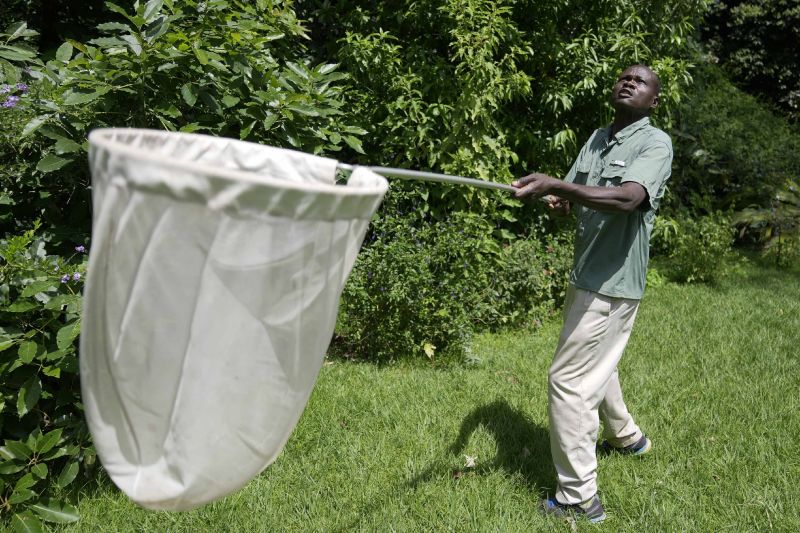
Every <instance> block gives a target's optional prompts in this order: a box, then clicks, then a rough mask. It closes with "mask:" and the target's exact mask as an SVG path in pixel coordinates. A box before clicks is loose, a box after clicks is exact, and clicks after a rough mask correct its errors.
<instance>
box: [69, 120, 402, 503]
mask: <svg viewBox="0 0 800 533" xmlns="http://www.w3.org/2000/svg"><path fill="white" fill-rule="evenodd" d="M89 141H90V163H91V170H92V183H93V202H94V222H93V242H92V250H91V254H90V259H89V268H88V272H89V275H88V277H87V285H86V289H85V312H84V319H83V320H84V321H83V327H82V334H81V352H80V353H81V368H80V371H81V382H82V391H83V401H84V406H85V411H86V418H87V421H88V424H89V428H90V430H91V432H92V435H93V438H94V443H95V447H96V449H97V452H98V455H99V456H100V459H101V461H102V463H103V465H104V467H105V468H106V470H107V471H108V473H109V475H110V476H111V479H112V480H113V481H114V482H115V483H116V484H117V485H118V486H119V487H120V488H121V489H122V490H123V491H124V492H125V493H126V494H127V495H128V496H129V497H130V498H131V499H133V500H134V501H135V502H137V503H139V504H140V505H143V506H145V507H149V508H154V509H172V510H182V509H189V508H192V507H196V506H199V505H202V504H204V503H207V502H210V501H212V500H214V499H216V498H219V497H222V496H224V495H225V494H228V493H230V492H232V491H234V490H236V489H238V488H239V487H241V486H242V485H244V484H245V483H246V482H247V481H249V480H250V479H251V478H252V477H254V476H255V475H257V474H258V473H259V472H260V471H262V470H263V469H264V468H265V467H266V466H267V465H269V464H270V463H271V462H272V461H273V460H274V459H275V457H276V456H277V455H278V454H279V453H280V451H281V449H282V448H283V445H284V444H285V442H286V440H287V439H288V437H289V435H290V433H291V432H292V430H293V428H294V426H295V424H296V423H297V421H298V419H299V417H300V415H301V413H302V411H303V409H304V407H305V405H306V402H307V400H308V397H309V395H310V393H311V390H312V388H313V386H314V382H315V380H316V377H317V374H318V372H319V369H320V367H321V365H322V361H323V357H324V354H325V350H326V349H327V347H328V344H329V341H330V339H331V335H332V333H333V328H334V324H335V321H336V312H337V306H338V302H339V297H340V295H341V291H342V288H343V286H344V283H345V281H346V279H347V276H348V274H349V273H350V269H351V267H352V265H353V261H354V260H355V257H356V254H357V253H358V249H359V246H360V244H361V242H362V240H363V238H364V234H365V232H366V229H367V226H368V224H369V220H370V217H371V216H372V214H373V213H374V212H375V210H376V209H377V207H378V205H379V204H380V202H381V200H382V198H383V195H384V194H385V192H386V189H387V183H386V180H385V179H384V178H383V177H381V176H378V175H377V174H375V173H373V172H371V171H370V170H367V169H364V168H356V169H355V171H354V172H353V174H352V175H351V177H350V179H349V181H348V183H347V185H346V186H341V185H335V184H334V177H335V173H336V166H337V162H336V161H335V160H332V159H326V158H321V157H316V156H311V155H308V154H304V153H300V152H295V151H291V150H284V149H278V148H272V147H267V146H261V145H256V144H251V143H246V142H242V141H236V140H231V139H222V138H213V137H208V136H204V135H189V134H179V133H169V132H158V131H149V130H127V129H106V130H95V131H94V132H92V134H91V135H90V137H89Z"/></svg>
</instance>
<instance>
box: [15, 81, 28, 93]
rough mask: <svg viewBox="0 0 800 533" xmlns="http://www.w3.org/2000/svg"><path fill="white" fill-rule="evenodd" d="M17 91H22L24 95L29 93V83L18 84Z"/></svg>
mask: <svg viewBox="0 0 800 533" xmlns="http://www.w3.org/2000/svg"><path fill="white" fill-rule="evenodd" d="M17 90H20V91H22V92H23V93H26V92H28V84H27V83H18V84H17Z"/></svg>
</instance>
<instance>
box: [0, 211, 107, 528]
mask: <svg viewBox="0 0 800 533" xmlns="http://www.w3.org/2000/svg"><path fill="white" fill-rule="evenodd" d="M37 229H38V225H36V226H35V227H34V229H32V230H29V231H27V232H25V233H24V234H22V235H19V236H16V237H11V238H8V239H5V240H2V241H0V324H1V325H2V326H1V327H0V438H1V439H2V442H3V446H2V447H0V510H2V522H0V523H7V522H6V520H9V518H10V521H11V524H12V525H13V526H14V527H15V529H17V530H21V531H37V530H40V527H41V526H40V525H39V521H40V519H41V520H45V521H50V522H56V523H61V522H71V521H74V520H77V519H78V516H77V512H76V510H75V508H74V507H73V506H72V505H70V504H69V503H67V502H66V501H64V499H63V498H61V497H62V496H63V493H64V489H65V488H66V487H67V486H68V485H69V484H70V483H72V481H73V480H74V479H75V478H76V476H77V475H78V474H79V472H80V471H81V470H84V469H85V468H86V467H87V466H91V465H93V464H95V455H94V451H93V448H92V447H91V445H90V444H89V435H88V431H87V428H86V425H85V422H84V418H83V412H82V408H81V403H80V402H81V400H80V384H79V380H78V357H77V353H76V348H77V338H78V334H79V332H80V313H81V289H82V287H83V280H84V278H85V276H86V262H85V257H86V256H85V250H84V248H83V247H82V246H78V247H76V250H75V252H74V253H73V254H72V255H71V256H70V257H68V258H60V257H57V256H52V255H48V254H47V251H46V245H47V239H45V238H43V237H41V236H36V234H35V231H36V230H37ZM26 527H27V529H26ZM37 528H38V529H37Z"/></svg>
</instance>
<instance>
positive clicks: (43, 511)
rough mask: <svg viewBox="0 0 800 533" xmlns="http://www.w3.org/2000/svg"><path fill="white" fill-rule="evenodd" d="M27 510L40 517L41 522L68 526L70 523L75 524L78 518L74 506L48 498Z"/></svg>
mask: <svg viewBox="0 0 800 533" xmlns="http://www.w3.org/2000/svg"><path fill="white" fill-rule="evenodd" d="M29 508H30V509H31V510H33V511H34V512H35V513H36V514H38V515H39V516H40V517H42V519H43V520H45V521H47V522H54V523H56V524H69V523H70V522H77V521H78V519H79V518H80V516H79V515H78V510H77V509H76V508H75V507H74V506H72V505H70V504H68V503H66V502H62V501H58V500H53V499H50V498H43V499H41V500H39V501H38V502H36V503H34V504H31V505H30V506H29Z"/></svg>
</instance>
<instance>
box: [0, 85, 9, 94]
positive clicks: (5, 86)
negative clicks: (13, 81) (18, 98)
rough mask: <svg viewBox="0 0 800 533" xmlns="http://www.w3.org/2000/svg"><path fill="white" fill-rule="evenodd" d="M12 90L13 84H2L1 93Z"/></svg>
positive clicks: (0, 86)
mask: <svg viewBox="0 0 800 533" xmlns="http://www.w3.org/2000/svg"><path fill="white" fill-rule="evenodd" d="M10 92H11V85H8V84H5V83H4V84H3V85H0V94H6V93H10Z"/></svg>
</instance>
